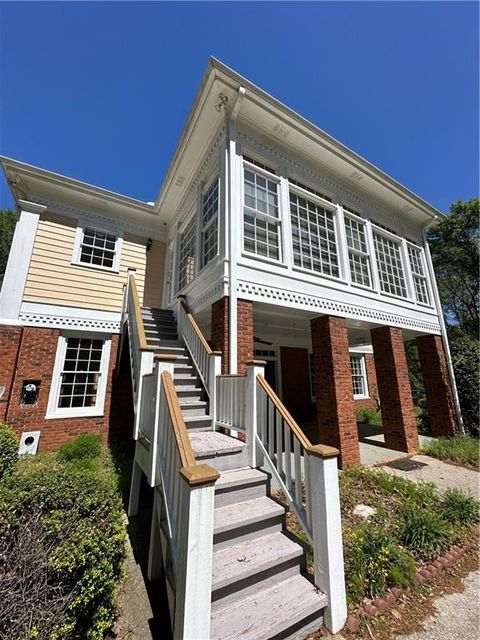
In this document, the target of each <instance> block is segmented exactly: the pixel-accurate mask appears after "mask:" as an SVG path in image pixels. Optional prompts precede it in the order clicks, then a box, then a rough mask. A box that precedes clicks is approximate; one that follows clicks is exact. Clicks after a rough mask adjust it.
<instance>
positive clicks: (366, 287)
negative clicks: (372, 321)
mask: <svg viewBox="0 0 480 640" xmlns="http://www.w3.org/2000/svg"><path fill="white" fill-rule="evenodd" d="M342 213H343V219H344V224H343V226H344V229H345V220H346V219H347V218H350V219H351V220H353V221H354V222H356V223H357V224H361V225H363V227H364V234H365V246H366V248H367V250H366V252H365V253H364V252H363V251H359V250H358V249H354V248H350V247H349V246H348V241H347V236H346V229H345V249H346V256H345V266H346V268H347V270H348V273H349V281H350V284H351V285H352V287H355V288H359V289H364V290H366V291H375V287H374V275H373V266H372V262H373V261H374V260H375V259H376V256H375V255H373V256H372V254H371V252H370V243H369V241H368V226H367V220H364V219H363V218H361V217H360V216H357V215H355V214H354V213H350V211H347V212H345V210H344V209H343V206H342ZM350 252H352V253H353V254H354V255H360V256H364V257H366V258H367V268H368V277H369V279H370V284H369V285H366V284H361V283H360V282H354V280H353V278H352V270H351V267H350Z"/></svg>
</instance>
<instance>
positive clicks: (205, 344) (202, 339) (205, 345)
mask: <svg viewBox="0 0 480 640" xmlns="http://www.w3.org/2000/svg"><path fill="white" fill-rule="evenodd" d="M180 304H181V305H182V309H183V310H184V311H185V313H186V315H187V319H188V321H189V322H190V324H191V325H192V328H193V330H194V331H195V333H196V334H197V337H198V339H199V340H200V342H201V343H202V345H203V348H204V349H205V351H206V352H207V354H208V355H209V356H210V355H212V353H213V350H212V348H211V347H210V345H209V344H208V342H207V340H206V338H205V336H204V335H203V333H202V332H201V330H200V327H199V326H198V324H197V321H196V320H195V318H194V317H193V316H192V314H191V313H190V309H189V308H188V305H187V303H186V302H185V300H182V299H180Z"/></svg>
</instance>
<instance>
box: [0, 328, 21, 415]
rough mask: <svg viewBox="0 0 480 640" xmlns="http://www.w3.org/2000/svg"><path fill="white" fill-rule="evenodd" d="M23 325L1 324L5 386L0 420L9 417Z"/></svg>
mask: <svg viewBox="0 0 480 640" xmlns="http://www.w3.org/2000/svg"><path fill="white" fill-rule="evenodd" d="M22 331H23V329H22V327H17V326H7V325H3V326H0V387H5V389H4V392H3V394H2V397H1V398H0V422H4V421H5V420H6V417H7V411H8V403H9V399H10V395H11V393H12V387H13V382H14V379H15V367H16V366H17V358H18V353H19V350H20V345H21V342H22Z"/></svg>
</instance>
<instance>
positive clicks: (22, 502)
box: [0, 448, 125, 640]
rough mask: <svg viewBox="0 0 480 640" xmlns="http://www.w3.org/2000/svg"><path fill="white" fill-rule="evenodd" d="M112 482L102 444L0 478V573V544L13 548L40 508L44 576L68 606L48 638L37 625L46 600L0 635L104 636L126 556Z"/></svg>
mask: <svg viewBox="0 0 480 640" xmlns="http://www.w3.org/2000/svg"><path fill="white" fill-rule="evenodd" d="M117 484H118V483H117V478H116V475H115V472H114V469H113V464H112V461H111V458H110V455H109V453H108V452H107V450H106V449H104V448H102V449H101V452H100V455H99V456H98V457H97V458H81V459H80V460H74V461H73V462H64V461H61V460H60V458H57V459H56V458H55V457H52V456H50V457H48V456H47V457H42V456H38V457H37V459H36V460H28V461H27V460H25V461H21V462H20V464H19V465H18V467H17V469H16V471H15V472H14V473H13V474H11V476H9V477H6V478H4V480H3V482H2V483H1V484H0V576H1V575H2V567H1V564H2V553H1V548H2V546H4V547H5V546H8V545H10V547H12V545H13V546H14V544H15V537H16V536H18V533H19V532H20V531H23V530H25V529H26V528H28V526H29V525H30V523H31V519H32V513H38V514H39V515H38V517H39V522H40V525H41V532H42V533H41V535H40V536H36V538H37V542H38V543H39V544H41V545H42V547H43V548H44V551H45V557H46V562H47V563H48V574H49V581H50V583H52V584H53V585H55V588H56V592H57V593H58V594H61V595H62V596H63V597H65V598H66V602H67V605H66V611H65V619H64V620H63V621H62V622H61V624H60V626H59V627H58V628H57V629H56V630H55V631H54V632H53V633H49V634H48V635H47V636H45V635H44V634H43V635H42V633H43V632H41V626H42V624H43V621H44V619H46V615H45V613H46V612H45V607H47V608H48V607H49V603H48V601H47V602H35V603H31V606H32V611H31V614H32V620H31V622H30V623H29V625H30V626H29V627H28V628H23V629H22V628H18V625H13V623H12V621H10V620H6V619H3V620H2V621H1V622H0V637H9V638H12V640H17V639H18V640H19V639H20V638H25V637H36V636H35V635H32V636H29V634H31V633H32V632H33V634H35V633H37V635H38V637H48V638H49V640H57V639H58V640H60V638H61V639H62V640H81V639H82V640H83V639H87V640H103V638H104V636H105V633H106V632H107V631H108V630H109V629H110V628H111V626H112V623H113V620H114V613H113V599H114V596H115V591H116V587H117V585H118V583H119V580H120V578H121V576H122V565H123V559H124V556H125V526H124V523H123V510H122V503H121V498H120V495H119V491H118V486H117ZM9 569H10V567H9ZM22 579H23V578H22V576H21V575H20V577H19V579H18V580H17V581H16V582H15V583H14V584H15V585H16V587H15V588H16V589H17V590H18V598H19V600H20V602H21V601H22V599H24V598H26V597H28V596H27V595H26V591H25V585H24V584H22ZM17 582H18V584H17ZM0 592H1V577H0ZM9 625H10V626H9Z"/></svg>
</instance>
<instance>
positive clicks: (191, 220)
mask: <svg viewBox="0 0 480 640" xmlns="http://www.w3.org/2000/svg"><path fill="white" fill-rule="evenodd" d="M190 228H191V230H192V241H193V276H192V279H191V280H189V281H188V282H186V283H185V284H183V285H182V280H181V269H182V236H183V235H184V234H185V233H186V232H187V230H190ZM197 251H198V243H197V216H196V214H195V212H193V213H192V214H191V215H190V216H187V218H186V220H185V222H184V224H182V225H181V227H180V229H179V230H178V245H177V287H176V289H177V291H176V292H177V294H179V293H180V292H181V291H183V290H184V289H186V287H188V285H189V284H191V283H192V282H193V281H194V280H195V278H196V276H197Z"/></svg>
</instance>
